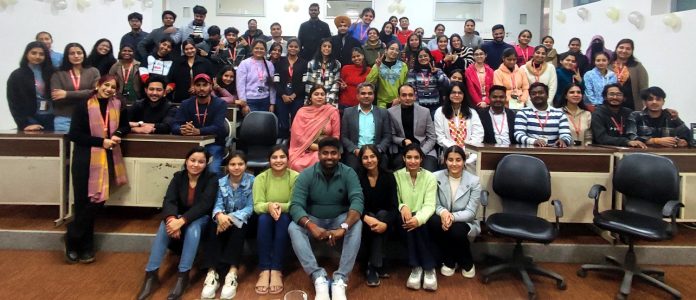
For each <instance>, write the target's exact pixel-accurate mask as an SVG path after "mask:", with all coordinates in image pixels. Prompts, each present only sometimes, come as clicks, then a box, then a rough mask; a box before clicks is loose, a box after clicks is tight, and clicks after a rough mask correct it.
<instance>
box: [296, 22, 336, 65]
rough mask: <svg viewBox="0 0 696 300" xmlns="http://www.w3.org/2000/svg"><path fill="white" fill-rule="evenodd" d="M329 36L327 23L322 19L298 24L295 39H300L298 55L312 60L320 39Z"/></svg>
mask: <svg viewBox="0 0 696 300" xmlns="http://www.w3.org/2000/svg"><path fill="white" fill-rule="evenodd" d="M330 36H331V29H329V24H326V22H324V21H322V20H319V19H317V20H309V21H306V22H304V23H302V25H300V31H299V32H298V33H297V39H298V40H300V45H302V50H301V51H300V57H302V58H304V59H305V60H306V61H310V60H312V58H314V54H315V53H316V52H317V49H319V44H320V43H321V40H322V39H324V38H327V37H330Z"/></svg>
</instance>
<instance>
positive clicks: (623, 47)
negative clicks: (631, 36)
mask: <svg viewBox="0 0 696 300" xmlns="http://www.w3.org/2000/svg"><path fill="white" fill-rule="evenodd" d="M632 55H633V47H631V44H629V43H623V44H619V45H618V46H617V47H616V56H617V57H618V58H619V59H623V60H626V59H628V58H629V57H631V56H632Z"/></svg>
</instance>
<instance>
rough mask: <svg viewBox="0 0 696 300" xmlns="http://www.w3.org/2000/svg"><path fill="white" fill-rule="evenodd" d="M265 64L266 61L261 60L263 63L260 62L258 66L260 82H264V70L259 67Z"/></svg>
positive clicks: (257, 71) (257, 72)
mask: <svg viewBox="0 0 696 300" xmlns="http://www.w3.org/2000/svg"><path fill="white" fill-rule="evenodd" d="M264 63H266V60H265V59H261V61H259V63H258V64H257V66H256V74H258V76H259V82H263V77H264V72H263V68H261V67H259V66H258V65H261V64H264Z"/></svg>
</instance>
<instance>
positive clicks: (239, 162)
mask: <svg viewBox="0 0 696 300" xmlns="http://www.w3.org/2000/svg"><path fill="white" fill-rule="evenodd" d="M246 164H247V160H246V156H245V155H244V152H241V151H238V150H236V151H232V152H231V153H229V154H228V155H227V158H225V160H224V161H223V165H224V166H226V167H225V171H226V173H227V175H225V176H224V177H222V178H220V179H219V180H218V193H217V200H215V206H214V207H213V215H212V216H213V221H214V223H210V224H209V225H208V228H207V233H206V237H205V239H204V244H203V254H204V255H203V264H202V266H201V267H202V268H207V269H208V275H206V276H205V282H204V283H203V290H202V291H201V298H202V299H212V298H215V293H216V291H217V289H218V287H219V285H220V280H219V276H218V274H223V272H227V275H226V276H225V283H224V285H223V286H222V291H221V292H220V299H232V298H234V296H235V295H236V294H237V268H238V267H239V262H240V260H241V257H242V250H244V237H246V231H247V221H248V220H249V217H250V216H251V214H252V210H253V200H252V197H251V196H252V194H251V188H252V185H253V184H254V175H251V174H249V173H246V172H245V171H246Z"/></svg>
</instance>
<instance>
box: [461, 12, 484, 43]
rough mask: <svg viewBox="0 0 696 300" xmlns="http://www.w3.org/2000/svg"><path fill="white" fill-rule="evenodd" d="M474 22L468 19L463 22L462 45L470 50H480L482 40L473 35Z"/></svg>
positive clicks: (474, 30) (474, 29)
mask: <svg viewBox="0 0 696 300" xmlns="http://www.w3.org/2000/svg"><path fill="white" fill-rule="evenodd" d="M475 32H476V21H474V20H472V19H468V20H466V21H464V35H462V45H463V46H464V47H469V48H471V49H478V48H481V44H482V43H483V39H482V38H481V37H480V36H479V35H478V34H476V33H475Z"/></svg>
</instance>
